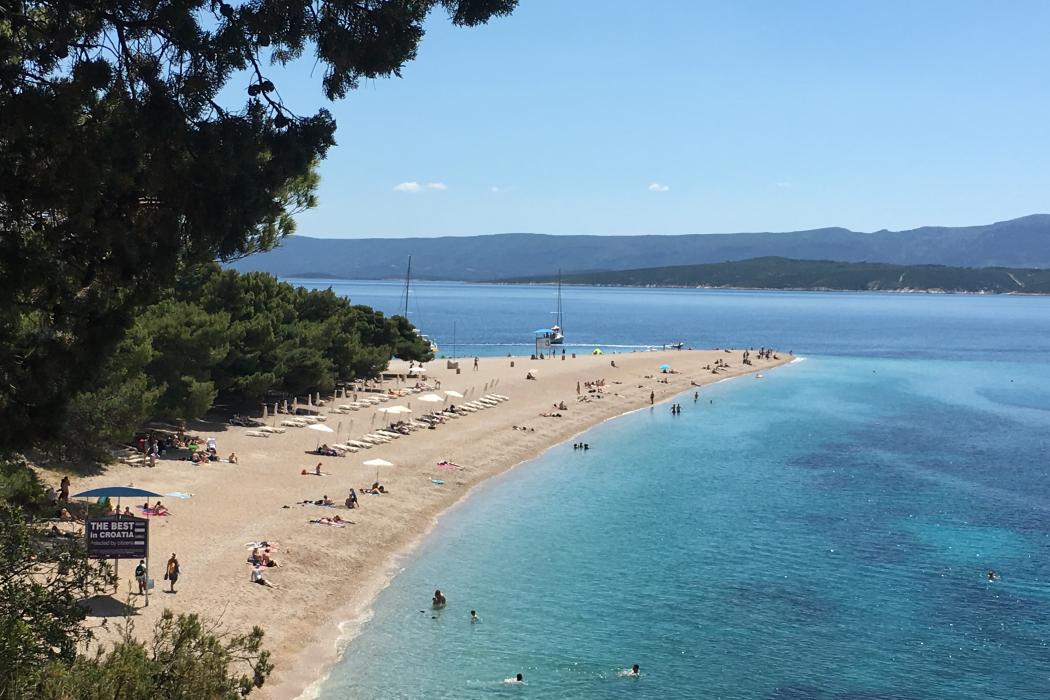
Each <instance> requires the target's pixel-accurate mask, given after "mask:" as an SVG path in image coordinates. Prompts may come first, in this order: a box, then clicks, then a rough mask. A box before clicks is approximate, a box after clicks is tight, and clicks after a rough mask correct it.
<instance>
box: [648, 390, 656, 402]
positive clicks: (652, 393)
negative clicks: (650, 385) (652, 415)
mask: <svg viewBox="0 0 1050 700" xmlns="http://www.w3.org/2000/svg"><path fill="white" fill-rule="evenodd" d="M654 403H656V392H655V391H650V392H649V405H650V406H652V405H653V404H654Z"/></svg>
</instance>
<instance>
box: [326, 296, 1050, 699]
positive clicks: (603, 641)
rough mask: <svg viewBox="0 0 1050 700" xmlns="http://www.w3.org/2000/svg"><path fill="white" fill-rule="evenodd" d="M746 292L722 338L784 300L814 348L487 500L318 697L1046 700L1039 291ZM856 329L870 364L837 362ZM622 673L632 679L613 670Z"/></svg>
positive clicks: (608, 438) (670, 319)
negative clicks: (740, 316)
mask: <svg viewBox="0 0 1050 700" xmlns="http://www.w3.org/2000/svg"><path fill="white" fill-rule="evenodd" d="M594 291H595V292H610V291H612V290H594ZM647 291H649V290H645V291H644V292H641V293H642V294H644V293H645V292H647ZM456 293H461V292H456ZM747 294H749V296H745V297H744V298H743V299H740V298H737V297H734V296H733V295H732V294H726V295H723V296H722V297H720V298H719V299H718V300H716V301H719V303H720V304H722V305H728V306H730V307H733V308H737V309H739V308H741V307H744V306H746V305H747V304H750V305H751V306H752V307H753V313H751V314H747V316H748V318H747V319H744V320H741V321H740V322H738V323H737V324H736V325H735V326H733V325H732V323H731V322H730V321H728V320H727V321H726V323H727V324H729V325H728V326H727V327H724V328H721V329H720V330H719V331H718V332H719V333H721V334H723V336H724V337H731V336H734V335H740V336H743V335H745V334H749V333H751V332H752V330H753V329H756V328H758V326H757V324H758V321H756V320H755V317H756V316H757V317H759V318H761V317H762V315H763V314H766V313H767V311H764V310H763V309H766V308H768V307H770V306H773V307H778V306H779V307H780V308H781V311H780V315H781V316H782V318H780V320H779V321H778V323H780V324H781V326H782V327H783V329H784V331H785V332H786V333H788V334H789V335H790V334H794V335H793V336H792V339H793V340H805V339H806V338H817V337H818V336H819V338H820V342H821V343H822V344H823V346H822V348H823V350H824V354H818V355H813V356H810V357H809V359H808V360H807V361H805V362H800V363H796V364H793V365H790V366H787V367H783V368H780V369H778V370H774V371H771V372H767V373H766V377H765V379H762V380H756V379H753V378H742V379H738V380H735V381H730V382H725V383H722V384H719V385H717V386H714V387H710V388H707V389H704V390H703V391H702V392H701V397H702V398H701V401H700V402H697V403H694V402H693V401H692V397H691V396H686V397H683V398H682V399H680V400H681V402H682V403H683V407H684V410H683V413H682V414H681V415H680V416H677V417H673V416H671V415H670V413H669V412H668V410H667V408H666V406H657V407H656V408H655V409H654V410H649V409H646V410H644V411H640V412H636V413H633V414H631V415H628V416H625V417H623V418H620V419H617V420H615V421H612V422H609V423H606V424H604V425H602V426H599V427H597V428H595V429H594V430H592V431H590V432H588V433H587V434H586V436H585V438H584V439H585V440H587V441H588V442H589V443H590V444H591V447H592V449H591V450H590V451H588V452H586V453H582V452H574V451H573V450H572V447H571V445H568V446H566V445H561V446H557V447H555V448H553V449H551V450H550V451H549V452H547V453H546V454H544V455H543V456H542V457H540V458H538V459H536V460H534V461H532V462H530V463H528V464H526V465H522V466H521V467H519V468H517V469H515V470H513V471H511V472H509V473H507V474H505V475H503V476H500V477H497V478H495V479H493V480H491V481H489V482H487V483H485V484H483V485H482V486H481V487H479V489H478V490H477V492H476V493H475V494H474V495H473V496H472V497H471V498H470V499H468V500H467V501H466V502H465V503H463V504H461V505H460V506H459V507H457V508H455V509H454V510H453V511H451V512H450V513H448V514H447V515H446V516H445V517H443V518H442V519H441V521H440V524H439V526H438V527H437V528H436V529H435V531H434V532H433V533H432V534H431V535H430V536H428V537H427V538H426V539H425V541H424V542H423V544H422V545H421V547H420V548H419V549H418V550H417V551H416V552H415V553H413V554H411V555H410V556H409V557H407V558H406V560H405V561H404V567H405V568H404V570H403V572H402V573H400V574H399V575H398V576H397V577H396V578H395V579H394V580H393V582H392V583H391V585H390V587H389V588H388V589H386V590H385V591H384V592H383V593H382V594H381V595H380V596H379V598H378V599H377V601H376V603H375V607H374V617H373V619H372V620H371V621H370V622H368V623H367V624H366V625H365V626H364V627H363V629H362V631H361V634H360V636H358V637H357V638H356V639H355V640H354V641H353V642H352V643H351V644H350V645H349V647H348V649H347V652H346V654H345V656H344V658H343V659H342V660H341V661H340V662H339V663H338V664H337V666H336V667H335V668H334V669H333V671H332V674H331V676H330V678H329V679H328V680H327V681H326V683H325V684H324V686H323V688H322V690H321V697H322V698H345V697H355V698H502V697H514V698H517V697H534V698H609V697H638V698H650V697H656V698H693V697H709V698H775V699H777V700H787V699H792V700H794V699H802V698H807V699H809V698H813V699H819V700H824V699H830V698H836V699H842V700H844V699H846V698H865V699H868V700H872V699H875V698H879V699H890V698H901V699H905V698H907V699H911V698H915V699H920V698H923V699H925V698H938V699H939V698H944V699H956V698H959V699H963V700H966V699H968V698H981V699H982V700H985V699H987V698H1042V697H1046V696H1047V690H1046V689H1047V688H1048V687H1050V649H1048V648H1047V645H1048V643H1050V517H1048V516H1050V481H1048V479H1047V464H1048V461H1050V460H1048V458H1050V431H1048V430H1047V428H1048V427H1050V364H1048V363H1047V361H1046V359H1047V358H1048V357H1050V333H1044V332H1042V329H1043V325H1041V324H1044V325H1045V323H1046V318H1047V317H1048V316H1050V313H1048V312H1050V300H1042V299H1036V300H1033V299H1016V298H1014V299H1008V298H995V299H987V298H975V297H908V298H902V297H896V296H888V295H831V296H829V297H825V298H826V299H827V302H826V304H827V306H822V305H821V302H820V299H819V295H816V296H817V297H818V298H817V299H812V298H810V297H803V298H802V300H801V301H799V300H798V299H797V297H794V296H792V295H787V296H786V297H783V298H782V297H778V296H776V295H764V296H763V295H758V296H755V295H754V293H747ZM811 296H812V295H811ZM725 297H728V300H727V299H726V298H725ZM769 297H773V298H772V299H770V298H769ZM856 297H861V298H860V299H859V300H858V299H857V298H856ZM644 298H646V297H643V299H644ZM902 299H903V300H902ZM616 300H617V298H616V297H612V298H611V299H610V298H607V302H609V303H610V304H611V303H612V302H613V301H616ZM620 301H623V299H622V298H620ZM880 302H881V303H880ZM913 302H923V303H925V306H923V305H922V304H918V303H915V304H913ZM988 302H992V303H988ZM1015 302H1019V303H1015ZM634 303H635V302H634V301H632V302H629V303H624V304H621V305H620V306H619V307H618V308H619V309H620V310H622V309H624V308H627V309H630V308H633V307H632V304H634ZM638 303H640V302H638ZM681 303H682V304H686V303H687V302H686V301H682V302H681ZM708 303H709V300H707V299H706V298H705V299H703V300H701V305H702V306H703V305H706V304H708ZM968 303H969V304H971V306H969V307H967V306H966V304H968ZM901 304H905V306H904V307H903V311H902V307H901V306H900V305H901ZM858 306H859V308H860V309H862V310H865V311H864V313H860V312H858V311H857V309H858ZM505 308H507V309H513V308H514V306H513V305H512V304H509V303H508V304H507V305H506V307H505ZM609 308H611V307H609ZM843 308H852V309H853V311H854V312H855V313H853V314H848V313H839V312H841V311H842V309H843ZM923 309H925V317H926V321H925V324H923V323H920V321H919V320H920V319H922V318H923V316H924V312H923ZM1040 312H1041V313H1040ZM504 313H507V312H504ZM509 313H513V312H509ZM690 313H697V314H700V313H706V312H703V311H695V310H694V311H693V312H690ZM686 315H688V314H686ZM616 316H617V318H616V324H617V327H626V328H629V329H648V328H650V324H651V327H653V328H655V327H656V326H657V324H658V323H659V322H660V321H661V320H662V321H663V323H665V324H667V326H668V327H671V326H673V324H674V322H675V321H674V319H675V316H674V315H670V316H668V315H663V314H662V312H659V311H651V312H650V313H649V314H648V316H646V317H645V318H639V317H631V316H627V317H626V318H624V315H623V314H622V313H621V314H617V315H616ZM873 318H875V319H881V321H879V322H878V323H876V322H874V321H872V319H873ZM990 319H991V320H990ZM519 320H520V319H519ZM632 321H634V322H633V323H632ZM479 322H484V320H483V319H481V320H479ZM989 324H990V327H991V328H992V329H993V330H994V331H995V333H996V334H997V340H996V342H997V343H998V345H997V346H995V345H993V338H992V335H991V334H990V333H991V332H990V331H989ZM923 325H924V328H923V329H920V328H919V327H920V326H923ZM904 328H913V330H912V331H910V332H905V331H902V330H901V329H904ZM599 330H600V329H599ZM758 330H762V329H760V328H758ZM632 332H634V331H629V332H623V333H621V334H620V335H618V336H617V335H615V334H614V333H612V332H609V333H608V336H607V340H608V342H612V343H617V341H620V342H622V344H629V343H632V342H637V341H638V340H639V338H638V337H637V335H631V333H632ZM821 334H822V335H821ZM771 335H773V334H772V333H771ZM871 335H875V336H878V337H879V338H880V343H881V344H880V345H879V347H882V348H884V349H883V350H882V351H880V354H881V355H882V356H872V355H873V354H876V353H875V352H874V351H871V350H870V349H869V350H868V351H866V352H868V354H867V355H866V356H864V355H861V354H859V353H856V352H855V351H854V350H853V348H855V347H858V346H860V345H862V344H863V342H864V338H865V337H867V336H871ZM767 342H768V341H767ZM617 344H619V343H617ZM797 344H798V345H799V346H802V345H803V343H802V342H798V343H797ZM974 348H977V349H976V350H975V349H974ZM975 356H976V357H975ZM988 569H995V570H996V571H998V572H999V573H1000V574H1001V576H1002V579H1001V580H999V581H996V582H989V581H988V580H987V578H986V576H985V573H986V571H987V570H988ZM435 588H441V589H442V590H443V591H444V592H445V593H446V595H447V596H448V600H449V604H448V607H447V608H445V609H444V610H442V611H440V612H438V613H436V614H435V613H434V612H433V611H431V610H430V607H429V600H430V595H431V594H432V592H433V590H434V589H435ZM472 608H475V609H477V610H478V613H479V615H480V617H481V620H482V621H481V622H480V623H479V624H476V625H472V624H470V622H469V619H468V617H469V611H470V610H471V609H472ZM632 663H638V664H640V665H641V667H642V674H643V675H642V677H640V678H624V677H621V676H619V675H618V673H619V671H620V670H622V669H624V668H626V667H629V666H630V665H631V664H632ZM517 672H522V673H524V674H525V678H526V684H525V685H524V686H513V685H505V684H503V683H502V679H504V678H506V677H508V676H512V675H513V674H514V673H517Z"/></svg>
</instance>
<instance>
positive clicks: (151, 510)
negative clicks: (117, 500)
mask: <svg viewBox="0 0 1050 700" xmlns="http://www.w3.org/2000/svg"><path fill="white" fill-rule="evenodd" d="M139 510H141V511H142V512H143V513H145V514H146V515H171V511H170V510H168V508H167V506H165V505H164V504H163V503H161V502H160V501H157V502H156V503H154V504H153V505H152V506H151V505H150V504H149V501H146V502H145V503H143V504H142V505H141V506H139ZM124 514H125V515H131V511H129V510H126V509H125V513H124Z"/></svg>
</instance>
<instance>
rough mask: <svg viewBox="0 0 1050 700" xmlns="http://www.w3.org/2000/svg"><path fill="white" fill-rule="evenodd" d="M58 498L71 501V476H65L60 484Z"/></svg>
mask: <svg viewBox="0 0 1050 700" xmlns="http://www.w3.org/2000/svg"><path fill="white" fill-rule="evenodd" d="M58 500H60V501H66V502H68V501H69V477H68V476H63V477H62V481H61V483H60V484H59V485H58Z"/></svg>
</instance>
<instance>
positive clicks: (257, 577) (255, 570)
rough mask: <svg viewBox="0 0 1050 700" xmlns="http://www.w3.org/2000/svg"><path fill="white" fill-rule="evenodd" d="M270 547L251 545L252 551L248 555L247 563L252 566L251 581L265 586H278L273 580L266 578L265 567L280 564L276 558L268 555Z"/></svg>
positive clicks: (268, 567)
mask: <svg viewBox="0 0 1050 700" xmlns="http://www.w3.org/2000/svg"><path fill="white" fill-rule="evenodd" d="M271 551H272V548H271V547H269V546H265V547H262V548H261V549H260V548H259V547H252V553H251V554H249V555H248V564H249V566H251V567H252V573H251V579H250V580H251V582H252V583H257V584H259V585H260V586H266V587H267V588H280V586H278V585H277V584H275V583H274V582H273V581H270V580H269V579H267V578H266V575H265V573H264V572H265V571H266V569H270V568H274V567H278V566H280V564H278V563H277V560H276V559H274V558H273V557H271V556H270V552H271Z"/></svg>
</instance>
